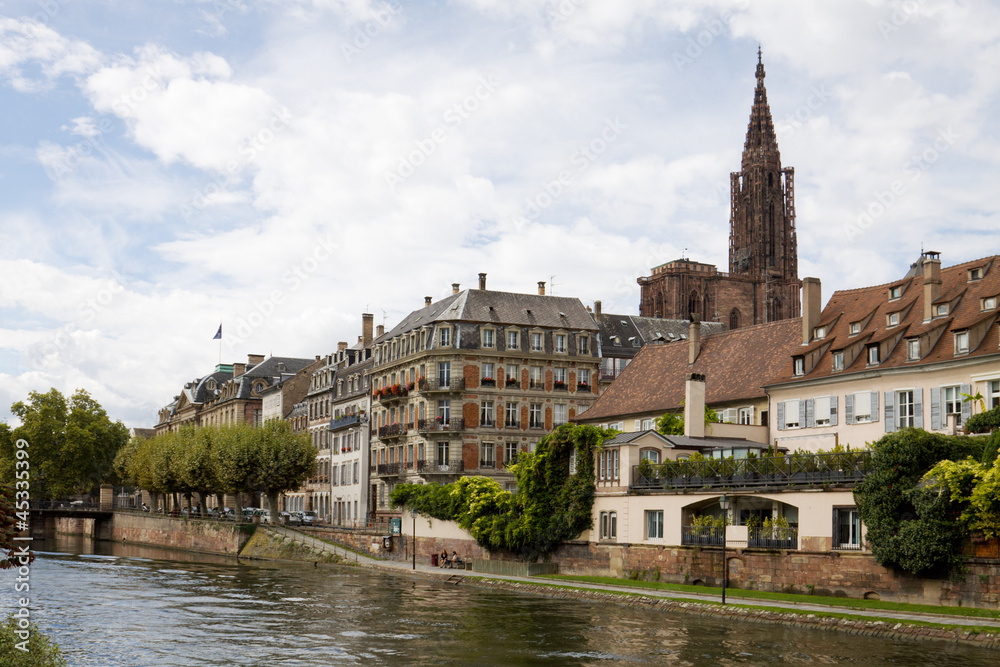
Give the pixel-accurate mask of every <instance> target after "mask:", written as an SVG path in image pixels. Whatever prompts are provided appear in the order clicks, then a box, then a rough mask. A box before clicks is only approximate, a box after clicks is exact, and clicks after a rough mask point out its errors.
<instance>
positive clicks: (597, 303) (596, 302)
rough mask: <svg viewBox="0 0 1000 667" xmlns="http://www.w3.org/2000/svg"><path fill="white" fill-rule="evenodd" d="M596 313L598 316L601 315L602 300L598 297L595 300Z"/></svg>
mask: <svg viewBox="0 0 1000 667" xmlns="http://www.w3.org/2000/svg"><path fill="white" fill-rule="evenodd" d="M594 314H595V315H597V316H598V317H600V316H601V300H600V299H598V300H597V301H595V302H594Z"/></svg>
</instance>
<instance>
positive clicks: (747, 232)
mask: <svg viewBox="0 0 1000 667" xmlns="http://www.w3.org/2000/svg"><path fill="white" fill-rule="evenodd" d="M794 175H795V170H794V168H792V167H782V166H781V156H780V154H779V152H778V142H777V138H776V137H775V133H774V122H773V120H772V118H771V109H770V107H769V106H768V103H767V91H766V90H765V88H764V65H763V63H762V62H761V61H760V57H759V53H758V61H757V88H756V90H755V91H754V102H753V107H752V109H751V111H750V123H749V125H748V127H747V137H746V142H745V144H744V146H743V159H742V164H741V167H740V171H738V172H733V173H732V174H731V175H730V220H729V224H730V231H729V272H728V273H724V272H720V271H719V270H718V269H717V268H716V267H715V266H714V265H712V264H704V263H702V262H695V261H692V260H690V259H684V258H682V259H677V260H674V261H672V262H667V263H666V264H662V265H660V266H657V267H655V268H654V269H653V273H652V275H651V276H647V277H644V278H639V281H638V282H639V285H640V286H641V297H640V304H639V312H640V314H641V315H642V316H643V317H663V318H673V319H689V318H694V319H699V320H704V321H711V322H721V323H723V324H725V325H726V326H728V327H729V328H730V329H738V328H740V327H744V326H749V325H752V324H762V323H765V322H773V321H775V320H782V319H787V318H793V317H798V316H799V314H800V308H799V288H800V282H799V279H798V249H797V243H796V237H795V186H794Z"/></svg>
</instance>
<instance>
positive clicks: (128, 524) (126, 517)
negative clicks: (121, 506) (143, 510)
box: [110, 512, 254, 556]
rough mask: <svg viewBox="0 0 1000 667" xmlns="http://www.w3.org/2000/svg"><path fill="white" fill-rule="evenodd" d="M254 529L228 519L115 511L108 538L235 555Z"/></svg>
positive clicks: (117, 540)
mask: <svg viewBox="0 0 1000 667" xmlns="http://www.w3.org/2000/svg"><path fill="white" fill-rule="evenodd" d="M253 528H254V527H253V526H251V525H246V524H234V523H232V522H229V521H212V520H200V519H181V518H176V517H165V516H157V515H153V516H150V515H148V514H140V513H126V512H115V515H114V518H113V519H112V522H111V535H110V539H111V540H113V541H116V542H123V541H124V542H136V543H140V544H152V545H156V546H160V547H169V548H172V549H184V550H187V551H199V552H203V553H213V554H223V555H231V556H236V555H237V554H239V552H240V550H241V549H242V548H243V545H244V544H246V542H247V540H248V539H250V536H251V535H252V534H253Z"/></svg>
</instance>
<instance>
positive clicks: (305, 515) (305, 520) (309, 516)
mask: <svg viewBox="0 0 1000 667" xmlns="http://www.w3.org/2000/svg"><path fill="white" fill-rule="evenodd" d="M314 523H319V517H317V516H316V512H313V511H312V510H306V511H305V512H302V525H303V526H311V525H313V524H314Z"/></svg>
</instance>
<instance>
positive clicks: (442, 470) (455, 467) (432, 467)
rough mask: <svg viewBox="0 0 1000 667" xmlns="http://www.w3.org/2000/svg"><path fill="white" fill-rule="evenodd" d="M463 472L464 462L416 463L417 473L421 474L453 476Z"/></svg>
mask: <svg viewBox="0 0 1000 667" xmlns="http://www.w3.org/2000/svg"><path fill="white" fill-rule="evenodd" d="M464 471H465V462H464V461H424V460H418V461H417V472H419V473H422V474H424V473H427V474H435V473H437V474H442V475H454V474H457V473H460V472H464Z"/></svg>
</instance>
